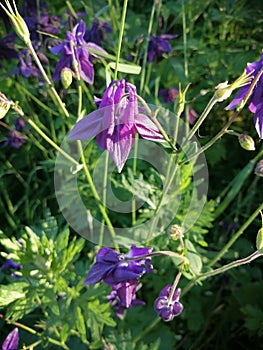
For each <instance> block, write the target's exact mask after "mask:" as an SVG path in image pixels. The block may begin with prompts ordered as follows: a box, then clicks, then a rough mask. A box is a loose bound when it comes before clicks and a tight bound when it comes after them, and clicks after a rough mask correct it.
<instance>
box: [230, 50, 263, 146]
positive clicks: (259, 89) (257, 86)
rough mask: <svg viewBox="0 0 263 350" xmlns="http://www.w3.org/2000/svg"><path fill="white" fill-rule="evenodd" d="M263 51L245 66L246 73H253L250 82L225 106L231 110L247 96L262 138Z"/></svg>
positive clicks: (256, 126)
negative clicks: (256, 59) (257, 57)
mask: <svg viewBox="0 0 263 350" xmlns="http://www.w3.org/2000/svg"><path fill="white" fill-rule="evenodd" d="M262 73H263V52H262V55H261V58H260V60H259V61H256V62H253V63H250V64H248V65H247V67H246V74H247V75H248V74H253V77H254V78H253V79H252V80H251V82H250V83H249V84H247V85H245V86H243V87H241V88H240V90H239V91H238V93H237V95H236V97H235V98H234V99H233V100H232V102H231V103H230V104H229V105H228V106H227V107H226V109H228V110H231V109H234V108H236V107H239V106H240V105H242V104H243V102H244V101H245V100H246V99H247V97H248V94H249V93H250V91H251V88H252V92H251V95H250V96H249V104H248V108H249V110H250V111H251V112H252V113H254V123H255V128H256V130H257V133H258V135H259V137H260V138H261V139H263V74H262Z"/></svg>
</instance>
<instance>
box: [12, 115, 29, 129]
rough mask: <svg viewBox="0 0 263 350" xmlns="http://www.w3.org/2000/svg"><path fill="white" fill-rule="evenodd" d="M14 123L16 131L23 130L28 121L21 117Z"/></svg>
mask: <svg viewBox="0 0 263 350" xmlns="http://www.w3.org/2000/svg"><path fill="white" fill-rule="evenodd" d="M14 125H15V129H16V131H22V130H23V129H24V127H25V126H26V125H27V123H26V121H25V120H24V119H23V118H21V117H19V118H16V119H15V120H14Z"/></svg>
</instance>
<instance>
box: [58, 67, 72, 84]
mask: <svg viewBox="0 0 263 350" xmlns="http://www.w3.org/2000/svg"><path fill="white" fill-rule="evenodd" d="M60 77H61V82H62V85H63V87H64V88H65V89H67V88H68V87H70V85H71V83H72V70H71V69H70V68H67V67H65V68H63V69H62V71H61V73H60Z"/></svg>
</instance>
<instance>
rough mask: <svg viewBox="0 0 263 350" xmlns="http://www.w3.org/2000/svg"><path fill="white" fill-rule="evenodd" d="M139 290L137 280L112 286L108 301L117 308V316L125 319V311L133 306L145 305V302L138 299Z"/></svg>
mask: <svg viewBox="0 0 263 350" xmlns="http://www.w3.org/2000/svg"><path fill="white" fill-rule="evenodd" d="M139 289H140V286H139V284H138V281H137V280H131V281H126V282H120V283H118V284H115V285H113V286H112V292H111V294H110V295H108V296H107V299H108V300H109V302H110V304H111V305H112V306H113V307H114V308H115V311H116V316H118V317H119V318H123V316H124V311H125V310H128V309H129V308H131V307H133V306H140V305H145V303H144V301H141V300H137V299H136V292H137V291H138V290H139Z"/></svg>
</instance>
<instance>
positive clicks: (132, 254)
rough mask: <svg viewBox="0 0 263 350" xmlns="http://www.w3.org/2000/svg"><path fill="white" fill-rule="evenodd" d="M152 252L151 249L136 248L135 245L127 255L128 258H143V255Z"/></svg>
mask: <svg viewBox="0 0 263 350" xmlns="http://www.w3.org/2000/svg"><path fill="white" fill-rule="evenodd" d="M152 251H153V248H152V247H150V248H140V247H136V246H135V245H132V246H131V248H130V251H129V253H128V254H127V257H128V258H134V257H136V256H143V255H147V254H150V253H151V252H152Z"/></svg>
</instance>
